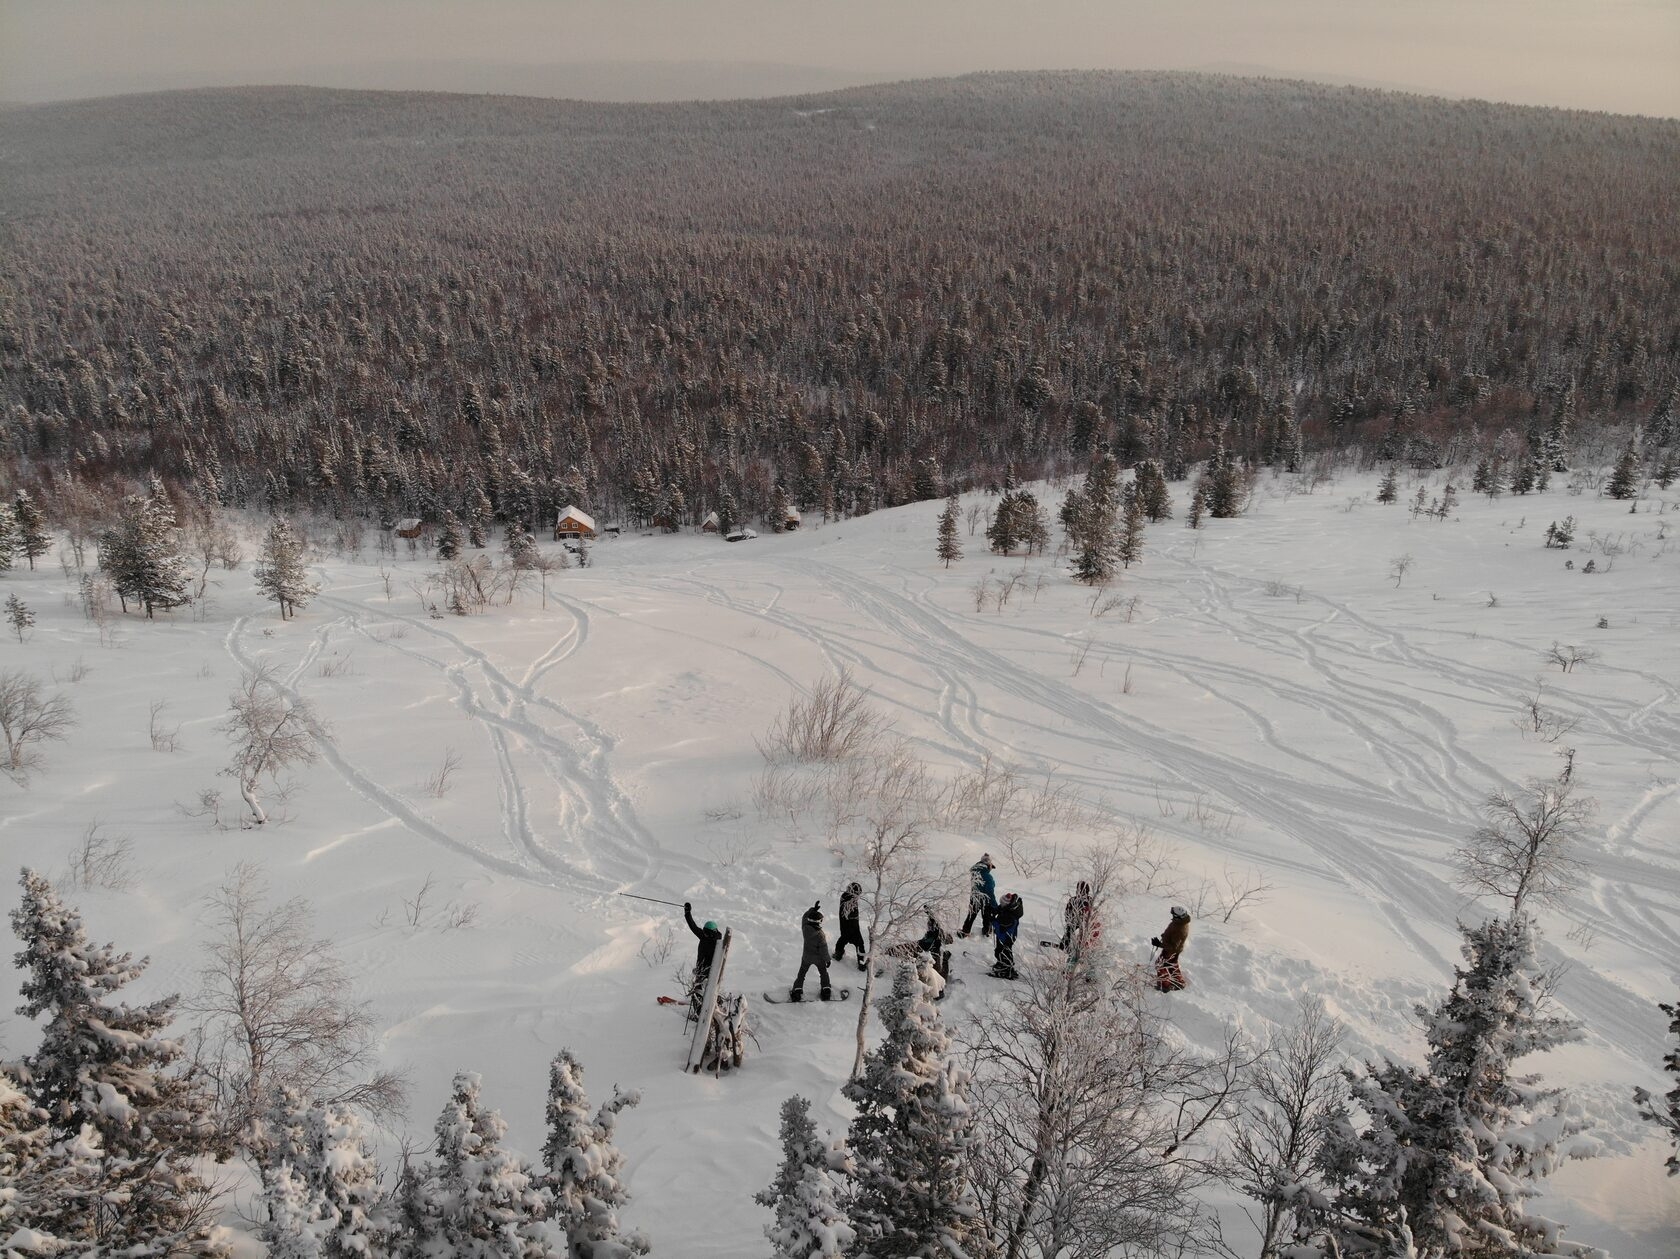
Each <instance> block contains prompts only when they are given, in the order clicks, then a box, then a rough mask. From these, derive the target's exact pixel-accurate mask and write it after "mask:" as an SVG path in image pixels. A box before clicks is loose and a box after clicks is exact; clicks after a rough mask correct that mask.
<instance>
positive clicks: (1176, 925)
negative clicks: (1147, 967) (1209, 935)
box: [1149, 905, 1190, 992]
mask: <svg viewBox="0 0 1680 1259" xmlns="http://www.w3.org/2000/svg"><path fill="white" fill-rule="evenodd" d="M1189 941H1190V911H1189V910H1188V909H1186V908H1184V906H1182V905H1174V906H1173V907H1172V921H1171V922H1170V923H1168V924H1167V929H1166V930H1165V931H1163V932H1162V933H1161V934H1160V935H1158V936H1156V937H1155V938H1154V939H1152V940H1150V942H1149V943H1151V944H1153V945H1154V946H1155V947H1156V948H1158V949H1160V950H1161V956H1160V957H1158V958H1156V959H1155V978H1156V981H1157V983H1158V985H1159V987H1160V989H1161V991H1162V992H1171V991H1173V990H1174V989H1176V988H1182V987H1184V972H1183V971H1182V970H1180V969H1179V966H1178V957H1179V954H1181V953H1183V952H1184V946H1185V945H1186V944H1188V943H1189Z"/></svg>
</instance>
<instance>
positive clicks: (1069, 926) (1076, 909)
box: [1056, 879, 1093, 953]
mask: <svg viewBox="0 0 1680 1259" xmlns="http://www.w3.org/2000/svg"><path fill="white" fill-rule="evenodd" d="M1091 909H1092V906H1091V885H1090V884H1089V883H1087V882H1086V881H1085V880H1084V879H1081V880H1079V886H1078V887H1077V888H1075V889H1074V892H1073V895H1072V896H1070V897H1068V901H1067V904H1066V905H1064V906H1062V942H1061V943H1060V944H1058V945H1057V946H1056V947H1057V948H1058V949H1060V950H1062V952H1064V953H1066V952H1067V951H1068V950H1069V949H1072V950H1073V951H1074V952H1076V953H1077V952H1078V951H1079V950H1080V949H1082V948H1083V947H1084V946H1085V945H1086V944H1088V943H1090V933H1091V927H1092V925H1093V924H1092V922H1091Z"/></svg>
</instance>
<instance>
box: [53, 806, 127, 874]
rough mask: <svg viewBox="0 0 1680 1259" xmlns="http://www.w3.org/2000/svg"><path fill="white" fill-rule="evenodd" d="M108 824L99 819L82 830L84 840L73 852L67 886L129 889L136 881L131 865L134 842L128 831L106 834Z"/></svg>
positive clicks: (68, 869)
mask: <svg viewBox="0 0 1680 1259" xmlns="http://www.w3.org/2000/svg"><path fill="white" fill-rule="evenodd" d="M104 825H105V824H104V823H103V822H100V821H97V820H96V821H93V822H89V823H88V825H87V829H86V830H84V831H83V832H82V838H81V841H80V842H79V843H78V844H77V845H76V847H75V849H74V850H73V851H72V852H71V853H70V862H69V865H68V866H67V867H66V869H65V875H64V882H65V886H67V887H70V888H80V889H82V890H84V891H85V890H88V889H91V888H105V889H107V890H109V891H113V892H126V891H127V890H128V889H129V887H130V885H131V884H132V883H133V882H134V872H133V870H132V869H130V867H129V854H130V852H131V850H132V849H133V844H132V843H131V842H130V841H129V838H128V836H127V835H109V834H106V832H105V830H104Z"/></svg>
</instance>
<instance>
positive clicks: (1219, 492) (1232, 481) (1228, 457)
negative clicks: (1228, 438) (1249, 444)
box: [1206, 433, 1243, 520]
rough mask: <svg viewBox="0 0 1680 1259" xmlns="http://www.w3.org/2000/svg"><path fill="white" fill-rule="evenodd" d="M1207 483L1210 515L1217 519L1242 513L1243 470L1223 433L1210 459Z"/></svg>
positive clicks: (1224, 518) (1225, 518)
mask: <svg viewBox="0 0 1680 1259" xmlns="http://www.w3.org/2000/svg"><path fill="white" fill-rule="evenodd" d="M1206 483H1207V511H1208V515H1210V516H1212V517H1213V518H1214V519H1215V520H1227V519H1229V518H1231V517H1233V516H1240V515H1242V509H1243V485H1242V471H1241V469H1239V468H1238V467H1237V460H1236V456H1234V455H1233V454H1232V453H1231V452H1230V450H1228V449H1227V448H1226V446H1225V435H1224V434H1223V433H1221V434H1220V435H1219V443H1218V445H1217V446H1216V447H1215V448H1214V452H1213V456H1212V457H1211V458H1210V459H1209V460H1208V466H1207V477H1206Z"/></svg>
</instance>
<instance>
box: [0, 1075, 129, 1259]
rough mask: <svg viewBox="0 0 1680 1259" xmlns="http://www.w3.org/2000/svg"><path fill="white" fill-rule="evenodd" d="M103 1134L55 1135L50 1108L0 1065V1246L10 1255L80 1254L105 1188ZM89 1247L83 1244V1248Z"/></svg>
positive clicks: (89, 1131) (88, 1130) (90, 1131)
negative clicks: (36, 1100) (79, 1242)
mask: <svg viewBox="0 0 1680 1259" xmlns="http://www.w3.org/2000/svg"><path fill="white" fill-rule="evenodd" d="M103 1154H104V1151H103V1150H101V1149H100V1146H99V1134H98V1133H96V1132H94V1130H93V1129H92V1128H89V1127H87V1126H86V1125H84V1126H83V1127H82V1129H81V1131H80V1132H78V1133H77V1134H76V1135H75V1136H73V1137H67V1138H58V1139H55V1137H54V1134H53V1130H52V1129H51V1128H50V1127H49V1126H48V1125H47V1112H46V1111H45V1110H43V1109H41V1108H40V1107H39V1106H37V1105H35V1103H34V1102H32V1101H31V1100H30V1099H29V1096H28V1095H27V1094H26V1093H25V1092H24V1091H23V1088H22V1087H21V1085H20V1084H19V1082H18V1080H17V1079H16V1077H15V1076H14V1075H13V1074H12V1073H11V1072H10V1071H8V1070H7V1069H6V1068H5V1067H3V1066H0V1239H5V1240H0V1245H7V1244H8V1241H9V1245H10V1246H11V1247H15V1251H14V1250H11V1249H8V1250H7V1254H8V1255H9V1254H12V1253H17V1254H19V1255H20V1256H22V1255H58V1254H70V1253H80V1251H78V1248H77V1239H78V1238H85V1237H86V1235H87V1234H86V1221H87V1220H88V1219H90V1218H91V1217H92V1216H93V1215H94V1214H95V1212H96V1211H97V1209H98V1205H97V1204H98V1199H99V1194H100V1192H101V1191H102V1189H103V1185H102V1184H101V1178H100V1175H99V1173H100V1165H101V1163H102V1161H103ZM82 1250H85V1247H84V1248H82Z"/></svg>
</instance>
